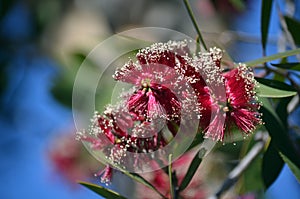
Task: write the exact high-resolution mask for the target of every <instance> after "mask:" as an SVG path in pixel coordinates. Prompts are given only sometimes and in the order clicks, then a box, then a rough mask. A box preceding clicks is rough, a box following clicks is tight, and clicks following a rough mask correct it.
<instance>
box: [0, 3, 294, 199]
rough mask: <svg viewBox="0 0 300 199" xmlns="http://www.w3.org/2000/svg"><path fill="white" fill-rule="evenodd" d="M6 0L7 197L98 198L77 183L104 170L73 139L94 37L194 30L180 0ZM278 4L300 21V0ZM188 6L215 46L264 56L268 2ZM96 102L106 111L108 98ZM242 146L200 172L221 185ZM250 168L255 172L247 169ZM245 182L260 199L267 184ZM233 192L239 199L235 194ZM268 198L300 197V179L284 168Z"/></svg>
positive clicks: (1, 154) (1, 10) (1, 27)
mask: <svg viewBox="0 0 300 199" xmlns="http://www.w3.org/2000/svg"><path fill="white" fill-rule="evenodd" d="M0 2H1V3H0V43H1V45H0V135H1V138H0V198H2V199H17V198H24V197H26V198H32V199H36V198H44V199H48V198H49V199H50V198H56V199H67V198H72V199H80V198H91V199H92V198H99V197H98V196H97V195H96V194H94V193H92V192H91V191H89V190H86V189H85V188H83V187H81V186H79V185H77V182H76V180H85V181H90V182H94V183H100V180H99V177H94V173H97V172H98V171H99V170H101V168H103V165H101V164H100V163H99V162H97V161H96V160H94V159H93V158H92V157H91V156H90V155H89V154H88V153H87V152H86V150H85V149H84V148H83V147H82V145H81V143H79V142H77V141H75V139H74V138H75V132H76V129H75V127H74V123H73V117H72V109H71V103H72V88H73V82H74V79H75V76H76V72H77V70H78V68H79V66H80V64H81V63H82V61H83V60H84V58H85V56H86V55H87V54H88V53H89V52H90V51H91V50H92V49H93V48H94V47H95V46H96V45H97V44H99V43H100V42H101V41H103V40H104V39H106V38H108V37H109V36H111V35H113V34H115V33H118V32H121V31H124V30H128V29H131V28H135V27H144V26H152V27H163V28H169V29H173V30H177V31H179V32H182V33H185V34H187V35H189V36H190V37H192V38H196V33H195V31H194V29H193V25H192V23H191V21H190V19H189V17H188V14H187V12H186V10H185V9H184V6H183V3H182V1H181V0H43V1H39V0H1V1H0ZM277 2H278V6H279V8H280V9H281V10H282V11H284V12H288V11H290V9H291V8H290V7H289V6H292V8H293V9H294V12H293V14H294V16H295V17H296V18H297V19H300V3H299V2H300V1H299V0H295V1H288V0H287V1H283V0H282V1H280V0H279V1H277ZM191 4H192V7H193V10H194V12H195V15H196V19H197V21H198V23H199V26H200V28H201V30H203V32H204V39H205V40H207V41H208V44H209V46H214V45H217V46H220V47H222V48H223V49H225V50H226V53H227V54H228V55H229V57H231V59H233V60H234V61H236V62H238V61H248V60H251V59H255V58H259V57H261V56H262V50H261V44H260V42H261V41H260V5H261V0H244V1H240V0H191ZM274 9H275V8H274ZM274 9H273V12H272V17H271V26H270V32H269V44H268V48H267V54H272V53H276V52H277V51H278V49H280V47H282V45H284V44H282V43H284V40H282V38H281V37H282V34H281V28H280V23H279V19H278V14H276V12H275V11H274ZM108 78H110V77H108ZM108 89H110V88H108ZM111 89H112V88H111ZM109 100H110V96H107V95H106V94H105V91H99V95H98V96H97V102H99V104H106V103H108V102H109ZM97 108H98V110H100V111H101V110H103V107H102V106H97ZM297 115H299V110H297V111H295V116H294V117H293V119H292V122H294V123H295V124H297V125H299V124H300V121H299V119H300V118H299V116H297ZM241 145H242V144H240V143H237V145H228V146H224V147H223V148H222V147H221V149H220V150H219V151H216V152H215V153H214V154H212V155H211V156H212V157H211V158H208V160H207V161H206V165H207V168H209V169H207V170H206V171H205V175H204V176H202V178H203V179H202V181H206V178H210V177H211V178H213V179H214V180H208V181H209V182H208V183H207V185H206V188H207V189H208V192H214V191H215V190H216V189H217V188H218V186H220V184H221V183H222V180H224V179H225V177H226V174H227V173H228V172H229V171H230V170H231V168H232V167H233V166H234V165H235V164H236V162H234V160H237V159H238V157H239V152H240V150H241V147H242V146H241ZM224 162H225V163H224ZM256 164H258V165H259V164H260V163H259V162H257V163H256ZM256 167H258V166H256ZM216 168H217V169H216ZM220 168H222V169H220ZM253 168H254V170H255V166H253V167H252V169H253ZM214 169H215V170H214ZM216 171H218V172H216ZM209 172H212V173H214V175H213V176H211V174H210V173H209ZM253 173H256V174H257V171H253V172H252V173H251V172H250V174H253ZM208 176H209V177H208ZM120 179H123V178H122V177H121V178H118V180H113V183H112V184H111V185H110V186H111V187H112V188H113V189H116V190H122V191H123V192H125V195H126V194H129V193H128V192H129V191H128V190H132V189H133V188H132V187H134V186H132V187H131V189H129V188H128V187H126V186H124V185H126V183H125V182H127V181H128V180H127V179H125V178H124V179H123V180H124V181H122V180H120ZM246 180H249V183H246V184H248V185H247V186H248V187H242V186H239V184H237V186H236V187H235V188H236V189H239V192H240V193H242V194H246V196H248V197H249V198H254V195H251V193H252V192H261V191H262V183H261V182H258V181H257V178H255V176H253V175H252V178H250V177H249V179H248V178H247V179H246ZM129 184H131V182H130V183H129ZM126 190H127V191H126ZM126 192H127V193H126ZM287 194H288V195H287ZM246 196H245V197H246ZM226 197H227V198H235V196H234V195H233V194H232V195H231V194H230V193H229V194H228V195H227V196H226ZM262 197H266V198H290V199H293V198H300V186H299V184H298V183H297V182H296V180H295V178H294V177H293V176H292V174H291V173H290V171H289V169H288V168H287V167H286V166H285V167H284V169H283V171H282V173H281V174H280V177H279V178H278V179H277V181H276V182H275V183H274V184H273V185H272V187H271V188H270V189H269V190H268V192H267V194H266V196H262Z"/></svg>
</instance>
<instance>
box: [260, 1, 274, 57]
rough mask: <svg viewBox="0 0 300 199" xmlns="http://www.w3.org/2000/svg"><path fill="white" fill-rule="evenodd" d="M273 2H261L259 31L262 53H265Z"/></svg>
mask: <svg viewBox="0 0 300 199" xmlns="http://www.w3.org/2000/svg"><path fill="white" fill-rule="evenodd" d="M272 4H273V0H262V7H261V18H260V23H261V26H260V31H261V44H262V48H263V52H264V54H265V52H266V44H267V41H268V33H269V23H270V17H271V11H272Z"/></svg>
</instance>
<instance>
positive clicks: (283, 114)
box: [276, 97, 292, 129]
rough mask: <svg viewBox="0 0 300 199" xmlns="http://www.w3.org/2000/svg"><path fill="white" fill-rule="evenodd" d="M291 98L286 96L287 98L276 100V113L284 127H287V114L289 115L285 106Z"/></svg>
mask: <svg viewBox="0 0 300 199" xmlns="http://www.w3.org/2000/svg"><path fill="white" fill-rule="evenodd" d="M291 100H292V97H287V98H284V99H281V100H280V101H279V102H278V105H277V107H276V113H277V115H278V117H279V118H280V120H281V121H282V124H283V125H284V127H285V128H286V129H287V128H288V115H289V113H288V110H287V106H288V104H289V103H290V101H291Z"/></svg>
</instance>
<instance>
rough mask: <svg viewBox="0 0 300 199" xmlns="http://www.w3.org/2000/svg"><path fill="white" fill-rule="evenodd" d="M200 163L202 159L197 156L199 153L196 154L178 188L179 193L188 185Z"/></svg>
mask: <svg viewBox="0 0 300 199" xmlns="http://www.w3.org/2000/svg"><path fill="white" fill-rule="evenodd" d="M201 162H202V158H201V157H200V156H199V152H197V153H196V154H195V156H194V158H193V160H192V162H191V164H190V166H189V168H188V170H187V172H186V174H185V176H184V178H183V180H182V182H181V184H180V186H179V190H180V191H182V190H184V189H185V188H186V187H187V186H188V185H189V183H190V182H191V180H192V178H193V177H194V174H195V173H196V171H197V169H198V167H199V166H200V163H201Z"/></svg>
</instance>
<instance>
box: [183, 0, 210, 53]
mask: <svg viewBox="0 0 300 199" xmlns="http://www.w3.org/2000/svg"><path fill="white" fill-rule="evenodd" d="M183 3H184V5H185V7H186V9H187V11H188V13H189V16H190V18H191V20H192V22H193V25H194V27H195V29H196V32H197V34H198V37H199V40H200V41H201V43H202V45H203V47H204V49H205V50H207V47H206V44H205V42H204V40H203V37H202V35H201V32H200V29H199V26H198V24H197V22H196V19H195V17H194V14H193V11H192V9H191V6H190V4H189V1H188V0H183Z"/></svg>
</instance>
